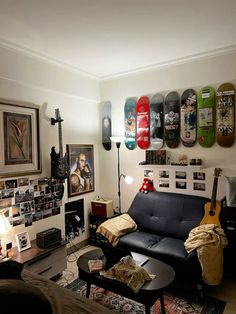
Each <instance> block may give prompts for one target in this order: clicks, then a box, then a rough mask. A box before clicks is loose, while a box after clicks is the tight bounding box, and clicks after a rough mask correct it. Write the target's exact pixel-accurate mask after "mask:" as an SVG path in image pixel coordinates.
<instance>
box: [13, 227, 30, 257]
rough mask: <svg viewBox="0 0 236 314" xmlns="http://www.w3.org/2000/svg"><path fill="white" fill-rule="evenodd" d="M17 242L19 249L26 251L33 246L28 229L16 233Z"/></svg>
mask: <svg viewBox="0 0 236 314" xmlns="http://www.w3.org/2000/svg"><path fill="white" fill-rule="evenodd" d="M16 243H17V248H18V251H19V252H21V251H24V250H27V249H29V248H30V247H31V244H30V239H29V234H28V232H27V231H24V232H21V233H17V234H16Z"/></svg>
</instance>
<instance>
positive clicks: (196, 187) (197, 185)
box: [193, 182, 206, 191]
mask: <svg viewBox="0 0 236 314" xmlns="http://www.w3.org/2000/svg"><path fill="white" fill-rule="evenodd" d="M193 189H194V190H195V191H205V190H206V184H205V183H202V182H201V183H199V182H194V183H193Z"/></svg>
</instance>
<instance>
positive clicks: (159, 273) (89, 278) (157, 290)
mask: <svg viewBox="0 0 236 314" xmlns="http://www.w3.org/2000/svg"><path fill="white" fill-rule="evenodd" d="M102 257H103V253H102V250H101V249H95V250H92V251H89V252H87V253H85V254H83V255H81V256H80V257H79V258H78V261H77V266H78V271H79V279H81V280H84V281H86V282H87V290H86V297H87V298H88V297H89V295H90V287H91V284H94V285H96V286H98V287H101V288H104V289H105V290H109V291H112V292H114V293H117V294H119V295H122V296H124V297H126V298H128V299H131V300H134V301H137V302H139V303H142V304H144V305H145V311H146V313H150V308H151V307H152V306H153V304H154V303H155V302H156V300H157V299H158V298H159V299H160V304H161V310H162V313H165V307H164V298H163V293H164V291H165V290H166V288H167V287H168V286H169V285H170V284H171V283H172V282H173V280H174V278H175V271H174V269H173V268H172V267H171V266H169V265H167V264H166V263H163V262H161V261H158V260H156V259H154V258H151V257H148V258H149V260H148V262H147V263H146V264H145V265H144V266H143V268H144V269H145V270H146V271H147V272H148V273H149V274H154V275H156V277H155V278H154V279H153V280H151V281H147V282H146V283H145V284H144V285H143V287H142V288H141V289H140V290H139V292H138V293H134V292H133V291H132V290H131V289H130V288H129V287H128V286H127V285H126V284H124V283H122V282H119V281H116V280H111V279H107V278H105V277H103V276H100V275H99V273H90V271H89V269H88V260H89V259H96V258H102ZM103 258H104V257H103Z"/></svg>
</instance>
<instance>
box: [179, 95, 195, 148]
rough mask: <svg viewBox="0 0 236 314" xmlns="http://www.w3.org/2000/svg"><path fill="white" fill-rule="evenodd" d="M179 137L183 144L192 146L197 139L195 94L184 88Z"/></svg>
mask: <svg viewBox="0 0 236 314" xmlns="http://www.w3.org/2000/svg"><path fill="white" fill-rule="evenodd" d="M180 139H181V142H182V144H183V145H184V146H186V147H192V146H193V145H194V144H195V143H196V139H197V94H196V92H195V91H194V90H193V89H186V90H185V91H184V92H183V94H182V96H181V108H180Z"/></svg>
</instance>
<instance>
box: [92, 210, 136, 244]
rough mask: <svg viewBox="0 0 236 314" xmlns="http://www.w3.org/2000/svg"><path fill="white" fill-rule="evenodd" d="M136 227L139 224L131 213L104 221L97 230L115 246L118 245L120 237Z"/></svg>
mask: <svg viewBox="0 0 236 314" xmlns="http://www.w3.org/2000/svg"><path fill="white" fill-rule="evenodd" d="M136 229H137V225H136V223H135V221H134V220H133V219H132V218H131V217H130V216H129V214H122V215H120V216H117V217H114V218H111V219H108V220H106V221H104V222H103V223H102V224H100V225H99V226H98V228H97V230H96V232H98V233H100V234H101V235H103V236H104V237H105V238H107V239H108V241H109V242H110V243H111V244H112V245H113V246H116V245H117V243H118V241H119V237H121V236H122V235H124V234H126V233H128V232H131V231H134V230H136Z"/></svg>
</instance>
